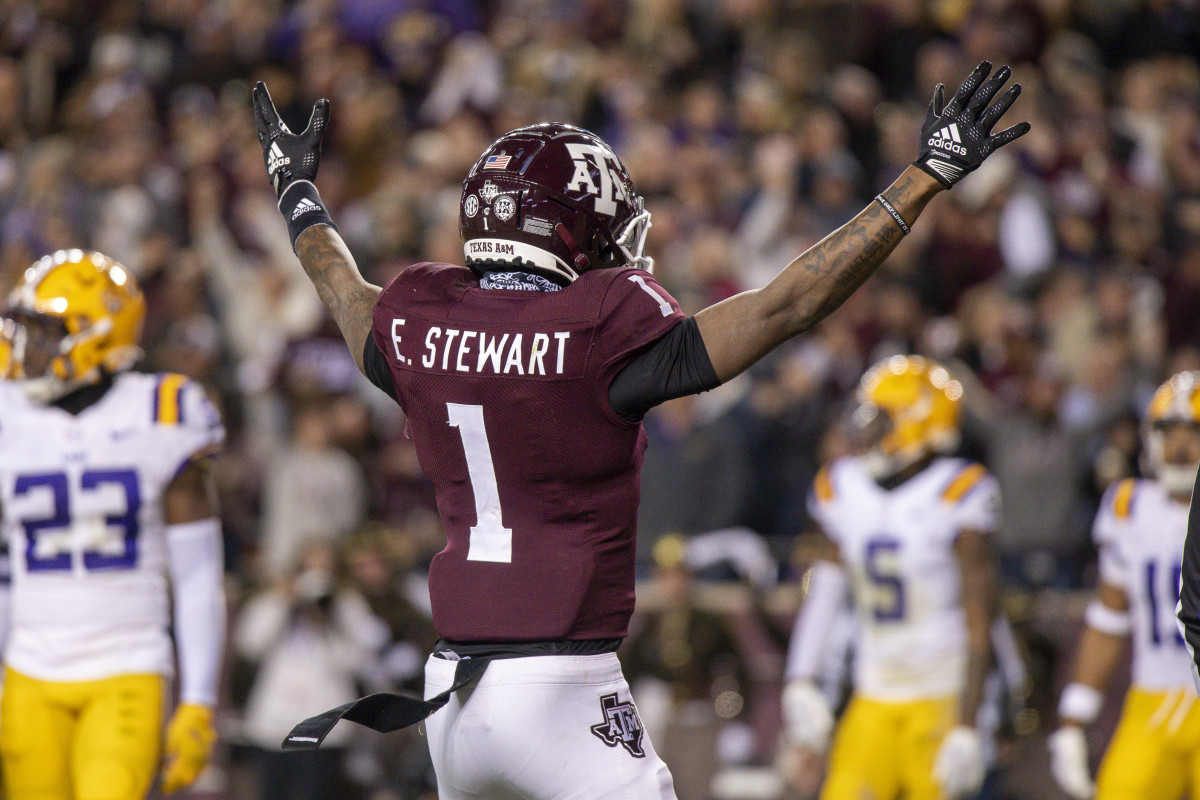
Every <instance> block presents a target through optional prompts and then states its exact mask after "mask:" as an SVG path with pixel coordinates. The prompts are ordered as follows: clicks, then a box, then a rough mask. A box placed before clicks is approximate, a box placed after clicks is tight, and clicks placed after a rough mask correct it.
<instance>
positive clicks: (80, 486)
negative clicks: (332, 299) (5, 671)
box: [0, 373, 224, 681]
mask: <svg viewBox="0 0 1200 800" xmlns="http://www.w3.org/2000/svg"><path fill="white" fill-rule="evenodd" d="M223 439H224V429H223V428H222V426H221V421H220V417H219V416H218V414H217V412H216V410H215V409H214V408H213V407H212V405H211V404H210V403H209V401H208V400H207V398H206V397H205V396H204V393H203V390H202V389H201V388H200V387H199V386H197V385H195V384H194V383H191V382H189V381H188V380H187V379H186V378H184V377H183V376H182V375H172V374H162V375H145V374H140V373H121V374H120V375H118V376H117V377H116V378H115V379H114V382H113V385H112V386H111V387H110V388H109V390H108V391H107V392H106V393H105V394H104V396H103V397H101V398H100V399H99V400H98V401H96V402H95V403H94V404H92V405H91V406H89V407H88V408H86V409H84V410H83V411H82V412H80V413H79V414H78V415H77V416H76V415H72V414H70V413H68V412H66V411H63V410H62V409H59V408H56V407H53V406H49V407H46V406H41V405H37V404H35V403H33V402H31V401H29V400H28V399H27V398H26V397H25V395H24V394H23V393H22V392H21V391H20V388H19V387H18V386H17V385H15V384H13V383H3V382H0V510H2V511H3V521H2V524H3V531H4V536H5V538H6V540H7V541H8V543H9V546H10V547H9V549H10V553H11V557H12V581H13V582H12V588H13V599H12V613H13V616H12V635H11V638H10V639H9V642H8V649H7V652H6V653H5V661H6V662H7V663H8V664H9V665H10V666H11V667H12V668H13V669H15V670H17V671H18V672H21V673H23V674H25V675H28V676H30V677H33V678H37V679H40V680H48V681H77V680H96V679H99V678H104V677H109V676H112V675H120V674H133V673H157V674H162V675H170V674H171V672H172V664H173V659H172V649H171V641H170V637H169V634H168V624H169V608H170V602H169V599H168V592H167V555H166V539H165V536H166V532H165V521H164V509H163V502H162V501H163V493H164V490H165V489H166V488H167V486H168V485H169V484H170V483H171V481H172V480H174V478H175V477H176V475H178V473H179V471H180V470H181V469H182V467H183V466H184V465H185V464H186V463H187V462H188V461H189V460H190V459H192V458H193V457H195V456H197V455H200V454H206V453H210V452H212V451H214V450H215V449H216V448H217V447H218V446H219V445H220V444H221V442H222V441H223Z"/></svg>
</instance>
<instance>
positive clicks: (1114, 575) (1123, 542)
mask: <svg viewBox="0 0 1200 800" xmlns="http://www.w3.org/2000/svg"><path fill="white" fill-rule="evenodd" d="M1187 522H1188V504H1187V503H1178V502H1176V501H1174V500H1172V499H1171V497H1170V495H1168V494H1167V492H1166V490H1165V489H1163V487H1162V485H1161V484H1160V483H1158V482H1157V481H1151V480H1139V479H1135V478H1130V479H1128V480H1123V481H1120V482H1119V483H1115V484H1113V485H1112V486H1110V487H1109V488H1108V491H1107V492H1105V494H1104V499H1103V500H1102V501H1101V503H1100V510H1099V511H1098V512H1097V513H1096V522H1095V524H1094V525H1093V527H1092V536H1093V538H1094V539H1095V542H1096V547H1097V549H1099V551H1100V579H1101V580H1102V581H1104V582H1105V583H1109V584H1112V585H1113V586H1116V587H1118V588H1120V589H1122V590H1123V591H1124V592H1125V596H1126V597H1127V598H1128V599H1129V614H1130V619H1131V622H1132V626H1133V627H1132V630H1131V632H1130V635H1131V636H1132V639H1133V671H1132V680H1133V685H1135V686H1138V687H1141V688H1143V689H1150V690H1154V691H1161V690H1164V689H1187V690H1189V691H1190V689H1191V685H1192V660H1191V657H1190V656H1189V655H1188V652H1187V648H1186V647H1185V646H1184V642H1183V636H1182V634H1181V633H1180V632H1179V625H1178V624H1177V622H1176V620H1175V605H1176V603H1178V601H1179V576H1180V572H1181V571H1182V567H1181V565H1182V563H1183V541H1184V539H1185V538H1186V537H1187Z"/></svg>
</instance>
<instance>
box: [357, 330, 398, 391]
mask: <svg viewBox="0 0 1200 800" xmlns="http://www.w3.org/2000/svg"><path fill="white" fill-rule="evenodd" d="M363 372H364V373H366V375H367V379H368V380H369V381H371V383H373V384H375V385H376V386H378V387H379V388H380V389H383V390H384V391H385V392H387V395H388V397H390V398H392V399H393V400H395V401H396V402H400V401H399V399H398V398H397V397H396V385H395V384H394V383H392V370H391V368H390V367H389V366H388V363H387V358H386V357H385V356H384V355H383V351H382V350H380V349H379V345H377V344H376V343H375V337H374V336H372V335H371V334H367V341H366V343H365V344H364V345H363Z"/></svg>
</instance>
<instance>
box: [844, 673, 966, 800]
mask: <svg viewBox="0 0 1200 800" xmlns="http://www.w3.org/2000/svg"><path fill="white" fill-rule="evenodd" d="M957 710H958V700H957V698H949V697H947V698H936V699H928V700H914V701H910V702H887V701H882V700H872V699H871V698H868V697H860V696H858V695H855V697H854V698H853V699H852V700H851V701H850V705H849V707H848V708H847V709H846V713H845V714H843V715H842V719H841V721H840V722H839V723H838V728H837V734H836V735H835V736H834V740H833V752H832V753H831V754H830V756H829V771H828V774H827V776H826V778H825V786H824V787H823V788H822V789H821V800H897V798H900V797H903V798H904V800H941V797H942V793H941V790H940V789H939V788H938V786H937V782H936V781H935V780H934V778H933V761H934V758H935V757H936V756H937V751H938V747H939V746H940V745H941V743H942V738H943V737H945V735H946V734H947V733H949V732H950V729H951V728H953V727H954V723H955V719H956V714H957Z"/></svg>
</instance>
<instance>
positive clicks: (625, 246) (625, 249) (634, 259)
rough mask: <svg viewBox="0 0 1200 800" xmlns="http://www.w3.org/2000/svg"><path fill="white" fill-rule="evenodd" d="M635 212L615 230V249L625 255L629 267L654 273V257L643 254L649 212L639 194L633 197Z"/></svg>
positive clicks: (648, 224)
mask: <svg viewBox="0 0 1200 800" xmlns="http://www.w3.org/2000/svg"><path fill="white" fill-rule="evenodd" d="M634 203H635V205H636V207H637V213H636V214H634V215H633V216H632V217H630V218H629V219H628V220H627V221H626V222H625V224H624V226H622V227H621V230H620V231H618V232H617V249H619V250H620V251H621V255H623V256H625V263H626V265H628V266H631V267H637V268H638V269H644V270H646V272H649V273H650V274H652V275H653V274H654V259H653V258H651V257H650V256H647V255H644V253H645V250H646V234H648V233H649V232H650V226H651V225H652V224H653V223H651V222H650V212H649V211H647V210H646V201H645V200H644V199H643V198H642V197H641V196H640V195H639V196H638V197H636V198H634Z"/></svg>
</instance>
